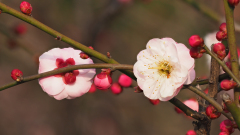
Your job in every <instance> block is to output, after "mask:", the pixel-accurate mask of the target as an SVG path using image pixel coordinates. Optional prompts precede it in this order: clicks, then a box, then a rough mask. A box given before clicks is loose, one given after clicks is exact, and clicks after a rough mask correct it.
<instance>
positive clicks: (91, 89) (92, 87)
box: [88, 83, 97, 93]
mask: <svg viewBox="0 0 240 135" xmlns="http://www.w3.org/2000/svg"><path fill="white" fill-rule="evenodd" d="M96 90H97V88H96V86H95V85H94V83H92V85H91V88H90V89H89V91H88V92H89V93H94V92H96Z"/></svg>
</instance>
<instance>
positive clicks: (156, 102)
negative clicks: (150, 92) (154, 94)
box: [149, 99, 160, 105]
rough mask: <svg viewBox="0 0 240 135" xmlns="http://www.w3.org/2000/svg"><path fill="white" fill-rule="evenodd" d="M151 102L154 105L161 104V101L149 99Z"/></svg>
mask: <svg viewBox="0 0 240 135" xmlns="http://www.w3.org/2000/svg"><path fill="white" fill-rule="evenodd" d="M149 101H150V102H151V103H152V104H153V105H158V104H159V103H160V100H159V99H149Z"/></svg>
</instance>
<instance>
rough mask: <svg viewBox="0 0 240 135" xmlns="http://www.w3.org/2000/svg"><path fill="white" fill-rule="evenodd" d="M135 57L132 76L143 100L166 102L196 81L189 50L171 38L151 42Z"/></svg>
mask: <svg viewBox="0 0 240 135" xmlns="http://www.w3.org/2000/svg"><path fill="white" fill-rule="evenodd" d="M146 48H147V49H145V50H142V51H141V52H140V53H139V54H138V55H137V62H136V63H135V64H134V69H133V72H134V75H135V76H136V78H137V83H138V86H139V87H140V88H141V89H142V90H143V93H144V95H145V96H146V97H148V98H150V99H159V100H161V101H168V100H170V99H172V98H173V97H174V96H176V95H177V94H178V93H179V91H180V89H181V88H182V86H183V84H190V83H192V81H193V80H194V79H195V70H194V59H193V58H192V57H191V56H190V54H189V49H188V48H187V47H186V46H185V45H184V44H181V43H176V42H175V41H174V40H173V39H171V38H162V39H158V38H155V39H151V40H150V41H149V42H148V43H147V45H146Z"/></svg>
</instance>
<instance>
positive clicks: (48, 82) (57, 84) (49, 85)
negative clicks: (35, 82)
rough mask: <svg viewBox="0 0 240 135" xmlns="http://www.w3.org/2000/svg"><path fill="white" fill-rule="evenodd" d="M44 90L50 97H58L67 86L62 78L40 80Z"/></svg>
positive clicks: (52, 77)
mask: <svg viewBox="0 0 240 135" xmlns="http://www.w3.org/2000/svg"><path fill="white" fill-rule="evenodd" d="M39 84H40V85H41V87H42V89H43V90H44V91H45V92H46V93H48V94H49V95H57V94H59V93H60V92H61V91H63V89H64V88H65V84H64V83H63V80H62V78H61V77H54V76H50V77H46V78H41V79H39Z"/></svg>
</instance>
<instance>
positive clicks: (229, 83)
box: [220, 79, 237, 91]
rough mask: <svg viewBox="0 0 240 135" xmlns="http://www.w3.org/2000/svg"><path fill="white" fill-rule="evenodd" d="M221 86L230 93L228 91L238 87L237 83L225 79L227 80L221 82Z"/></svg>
mask: <svg viewBox="0 0 240 135" xmlns="http://www.w3.org/2000/svg"><path fill="white" fill-rule="evenodd" d="M220 86H221V88H222V89H223V90H225V91H228V90H230V89H233V88H234V87H236V86H237V83H236V82H234V81H232V80H227V79H225V80H223V81H221V83H220Z"/></svg>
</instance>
